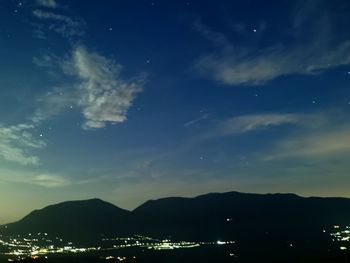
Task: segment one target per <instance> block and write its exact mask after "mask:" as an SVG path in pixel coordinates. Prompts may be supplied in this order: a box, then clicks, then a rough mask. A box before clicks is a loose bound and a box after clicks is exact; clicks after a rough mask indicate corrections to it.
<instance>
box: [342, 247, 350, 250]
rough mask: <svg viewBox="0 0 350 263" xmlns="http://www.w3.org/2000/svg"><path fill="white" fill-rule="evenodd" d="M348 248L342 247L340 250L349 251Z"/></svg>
mask: <svg viewBox="0 0 350 263" xmlns="http://www.w3.org/2000/svg"><path fill="white" fill-rule="evenodd" d="M347 249H348V248H347V247H340V250H347Z"/></svg>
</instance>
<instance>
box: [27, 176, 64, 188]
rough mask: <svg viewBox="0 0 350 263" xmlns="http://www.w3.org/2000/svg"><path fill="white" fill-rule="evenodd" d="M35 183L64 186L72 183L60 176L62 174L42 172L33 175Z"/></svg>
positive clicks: (47, 185) (45, 185) (46, 185)
mask: <svg viewBox="0 0 350 263" xmlns="http://www.w3.org/2000/svg"><path fill="white" fill-rule="evenodd" d="M31 182H32V183H33V184H36V185H40V186H44V187H49V188H52V187H62V186H67V185H70V184H71V182H70V181H69V180H68V179H66V178H64V177H62V176H60V175H52V174H40V175H36V176H34V177H33V179H32V181H31Z"/></svg>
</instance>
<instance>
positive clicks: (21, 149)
mask: <svg viewBox="0 0 350 263" xmlns="http://www.w3.org/2000/svg"><path fill="white" fill-rule="evenodd" d="M34 128H35V126H34V125H30V124H18V125H15V126H7V127H4V126H0V157H2V158H3V159H5V160H7V161H11V162H16V163H19V164H22V165H38V164H39V163H40V162H39V158H38V157H37V156H35V155H31V154H29V153H27V150H28V149H33V148H34V149H39V148H43V147H45V146H46V144H45V142H44V141H43V140H41V139H37V138H35V136H33V134H32V133H31V131H32V130H33V129H34Z"/></svg>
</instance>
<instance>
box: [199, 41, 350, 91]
mask: <svg viewBox="0 0 350 263" xmlns="http://www.w3.org/2000/svg"><path fill="white" fill-rule="evenodd" d="M344 54H345V55H344ZM347 54H350V41H346V42H344V43H341V44H339V45H338V46H335V47H334V48H329V49H328V48H325V49H317V48H315V46H314V44H313V43H312V44H309V45H305V46H299V47H293V48H291V47H283V46H274V47H271V48H267V49H264V50H259V51H256V50H248V49H244V48H241V49H238V48H237V49H236V50H235V51H226V52H223V53H222V54H211V55H207V56H204V57H202V58H201V59H200V60H199V61H197V63H196V65H195V66H196V68H197V69H198V70H199V71H200V72H201V73H202V74H210V75H211V76H212V77H213V78H214V79H215V80H217V81H218V82H220V83H223V84H228V85H261V84H264V83H266V82H267V81H269V80H273V79H275V78H277V77H281V76H287V75H291V74H303V75H315V74H320V73H321V72H322V71H323V70H326V69H328V68H333V67H336V66H340V65H347V64H349V63H350V55H347Z"/></svg>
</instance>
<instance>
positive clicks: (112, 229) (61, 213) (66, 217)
mask: <svg viewBox="0 0 350 263" xmlns="http://www.w3.org/2000/svg"><path fill="white" fill-rule="evenodd" d="M130 218H131V212H129V211H127V210H124V209H121V208H119V207H117V206H115V205H113V204H110V203H108V202H105V201H103V200H100V199H89V200H82V201H67V202H63V203H59V204H55V205H50V206H47V207H45V208H43V209H40V210H34V211H32V212H31V213H29V214H28V215H27V216H25V217H24V218H23V219H21V220H19V221H17V222H15V223H11V224H7V225H6V231H7V232H9V233H40V232H41V233H45V232H47V233H50V234H55V235H57V236H62V237H68V238H70V239H72V240H85V239H91V238H97V237H100V236H101V235H104V234H110V233H123V229H125V226H126V225H127V224H128V222H130Z"/></svg>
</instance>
